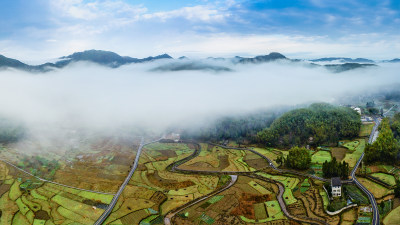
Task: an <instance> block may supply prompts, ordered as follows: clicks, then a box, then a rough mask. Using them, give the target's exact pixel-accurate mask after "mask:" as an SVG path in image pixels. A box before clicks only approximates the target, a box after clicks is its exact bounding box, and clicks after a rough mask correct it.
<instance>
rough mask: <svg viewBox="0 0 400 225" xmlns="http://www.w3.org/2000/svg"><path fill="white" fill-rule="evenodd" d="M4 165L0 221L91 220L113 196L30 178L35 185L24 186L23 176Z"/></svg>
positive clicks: (0, 198) (58, 222)
mask: <svg viewBox="0 0 400 225" xmlns="http://www.w3.org/2000/svg"><path fill="white" fill-rule="evenodd" d="M3 166H4V165H2V167H3ZM5 168H6V169H5V170H2V173H3V174H2V177H4V178H6V180H2V181H1V183H2V184H1V186H0V189H1V193H0V194H1V197H0V211H1V218H0V224H16V225H23V224H61V223H79V224H92V223H94V221H96V220H97V218H98V217H99V216H100V215H101V214H102V213H103V211H104V210H103V209H102V208H103V207H104V206H106V205H107V204H109V202H110V201H111V199H112V197H113V196H112V195H105V194H98V193H91V192H86V191H81V190H76V189H71V188H66V187H62V186H59V185H55V184H50V183H40V182H38V181H35V180H32V178H30V179H31V181H32V183H34V184H35V183H36V185H28V186H26V185H23V184H24V183H26V181H27V180H28V179H27V178H26V177H24V176H20V175H22V174H18V171H12V170H14V168H13V167H7V166H6V167H5ZM4 173H5V174H4Z"/></svg>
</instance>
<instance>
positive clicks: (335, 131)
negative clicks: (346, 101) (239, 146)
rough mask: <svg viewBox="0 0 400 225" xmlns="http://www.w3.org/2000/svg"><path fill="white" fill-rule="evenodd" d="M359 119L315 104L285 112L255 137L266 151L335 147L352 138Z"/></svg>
mask: <svg viewBox="0 0 400 225" xmlns="http://www.w3.org/2000/svg"><path fill="white" fill-rule="evenodd" d="M360 126H361V121H360V115H359V114H358V113H357V112H355V111H354V110H352V109H350V108H345V107H337V106H332V105H329V104H325V103H315V104H312V105H311V106H309V107H308V108H301V109H295V110H292V111H289V112H287V113H285V114H283V115H282V116H281V117H279V118H278V119H276V120H274V121H273V122H272V124H271V126H269V127H268V128H265V129H264V130H262V131H260V132H259V133H258V134H257V137H258V141H259V142H260V143H262V144H265V145H266V146H269V147H281V148H289V147H292V146H304V145H308V144H309V145H313V146H318V145H335V144H336V143H337V142H338V141H339V139H342V138H352V137H356V136H357V135H358V133H359V131H360Z"/></svg>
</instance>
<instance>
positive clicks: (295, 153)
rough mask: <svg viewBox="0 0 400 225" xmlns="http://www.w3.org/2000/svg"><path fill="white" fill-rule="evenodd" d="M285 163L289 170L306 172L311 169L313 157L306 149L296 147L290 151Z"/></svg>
mask: <svg viewBox="0 0 400 225" xmlns="http://www.w3.org/2000/svg"><path fill="white" fill-rule="evenodd" d="M285 163H286V166H287V167H289V168H293V169H301V170H305V169H308V168H309V167H310V164H311V155H310V153H309V152H308V150H307V149H306V148H299V147H294V148H291V149H290V150H289V155H288V156H287V158H286V160H285Z"/></svg>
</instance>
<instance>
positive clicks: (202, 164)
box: [179, 144, 268, 171]
mask: <svg viewBox="0 0 400 225" xmlns="http://www.w3.org/2000/svg"><path fill="white" fill-rule="evenodd" d="M205 145H206V144H203V146H205ZM267 166H268V162H267V161H266V160H264V159H263V158H261V157H260V156H258V155H256V154H254V153H252V152H250V151H244V150H230V149H223V148H221V147H218V146H211V148H210V147H207V148H202V151H201V152H200V154H199V156H197V157H195V158H193V159H191V160H189V161H188V162H186V163H184V164H182V165H180V166H179V168H181V169H186V170H202V171H255V170H257V169H262V168H265V167H267Z"/></svg>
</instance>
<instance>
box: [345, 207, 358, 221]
mask: <svg viewBox="0 0 400 225" xmlns="http://www.w3.org/2000/svg"><path fill="white" fill-rule="evenodd" d="M357 217H358V216H357V209H356V208H352V209H350V210H346V211H345V212H344V213H342V215H341V219H342V223H341V224H342V225H353V224H355V222H356V221H357Z"/></svg>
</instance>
